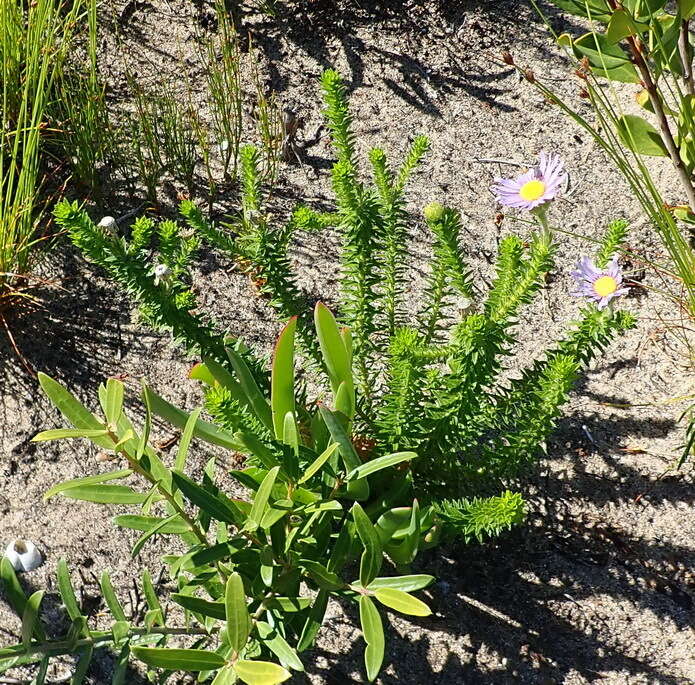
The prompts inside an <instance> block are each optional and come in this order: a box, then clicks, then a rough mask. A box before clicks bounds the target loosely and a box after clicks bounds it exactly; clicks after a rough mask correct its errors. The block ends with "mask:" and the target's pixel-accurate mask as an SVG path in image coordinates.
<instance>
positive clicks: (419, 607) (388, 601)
mask: <svg viewBox="0 0 695 685" xmlns="http://www.w3.org/2000/svg"><path fill="white" fill-rule="evenodd" d="M374 596H375V597H376V598H377V599H378V600H379V601H380V602H381V603H382V604H383V605H384V606H387V607H389V608H390V609H394V610H395V611H398V612H400V613H401V614H408V615H409V616H429V615H430V614H431V613H432V611H431V610H430V608H429V607H428V606H427V605H426V604H425V603H424V602H421V601H420V600H419V599H417V597H413V596H412V595H409V594H408V593H407V592H403V590H398V589H396V588H392V587H384V588H379V589H377V590H375V591H374Z"/></svg>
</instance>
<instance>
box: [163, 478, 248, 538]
mask: <svg viewBox="0 0 695 685" xmlns="http://www.w3.org/2000/svg"><path fill="white" fill-rule="evenodd" d="M172 476H173V479H174V483H176V487H177V488H178V489H179V490H181V492H182V493H183V494H184V496H185V497H186V498H187V499H188V500H190V501H191V502H192V503H193V504H195V505H196V506H197V507H199V508H200V509H202V510H203V511H205V512H207V513H208V514H209V515H210V516H211V517H212V518H214V519H215V520H216V521H224V522H225V523H231V524H233V525H239V524H240V514H239V512H236V511H234V510H233V509H232V508H231V507H230V506H229V505H228V504H227V502H224V501H223V500H221V499H220V498H219V497H216V496H215V495H213V494H212V493H210V492H208V491H207V490H206V489H205V488H203V487H201V486H200V485H198V484H197V483H195V482H194V481H192V480H191V479H190V478H189V477H188V476H186V475H185V474H183V473H179V472H178V471H172Z"/></svg>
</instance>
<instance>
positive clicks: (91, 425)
mask: <svg viewBox="0 0 695 685" xmlns="http://www.w3.org/2000/svg"><path fill="white" fill-rule="evenodd" d="M38 377H39V383H40V384H41V387H42V388H43V391H44V392H45V393H46V395H48V398H49V399H50V400H51V402H53V404H55V406H56V407H57V408H58V410H59V411H60V413H61V414H62V415H63V416H64V417H65V418H66V419H67V420H68V421H69V422H70V423H71V424H72V425H73V426H75V428H78V429H86V430H103V428H104V425H103V424H102V422H101V421H99V420H98V419H97V418H96V416H94V414H92V413H91V412H90V411H89V410H88V409H87V408H86V407H85V406H84V405H83V404H82V403H81V402H80V401H79V400H78V399H77V398H76V397H75V396H74V395H73V394H72V393H71V392H70V391H69V390H66V389H65V388H64V387H63V386H62V385H60V383H56V381H54V380H53V379H52V378H51V377H50V376H47V375H46V374H45V373H41V372H39V374H38ZM93 441H94V443H95V444H97V445H99V447H103V448H104V449H112V448H113V441H112V440H111V439H110V438H108V437H100V438H99V437H97V438H93Z"/></svg>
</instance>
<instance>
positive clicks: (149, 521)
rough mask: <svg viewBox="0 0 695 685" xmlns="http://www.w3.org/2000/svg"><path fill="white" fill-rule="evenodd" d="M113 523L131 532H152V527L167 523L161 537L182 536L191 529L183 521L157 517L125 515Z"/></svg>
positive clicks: (161, 531) (117, 517) (162, 528)
mask: <svg viewBox="0 0 695 685" xmlns="http://www.w3.org/2000/svg"><path fill="white" fill-rule="evenodd" d="M113 522H114V523H115V524H116V525H117V526H120V527H121V528H129V529H130V530H142V531H145V530H150V528H152V526H156V525H157V524H158V523H163V522H164V523H165V524H166V525H164V526H162V527H161V528H160V529H159V530H158V533H159V534H160V535H180V534H182V533H188V532H189V531H190V530H191V527H190V526H189V525H188V523H186V522H185V521H182V520H181V519H179V520H176V519H174V520H173V521H172V520H170V519H163V518H158V517H156V516H139V515H137V514H123V515H122V516H114V518H113Z"/></svg>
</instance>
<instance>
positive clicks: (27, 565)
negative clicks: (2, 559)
mask: <svg viewBox="0 0 695 685" xmlns="http://www.w3.org/2000/svg"><path fill="white" fill-rule="evenodd" d="M5 556H6V557H7V559H8V561H9V562H10V563H11V564H12V568H13V569H14V570H15V571H33V570H34V569H35V568H38V567H39V566H41V564H42V562H43V559H42V558H41V553H40V552H39V550H38V549H36V545H34V543H33V542H30V541H29V540H20V539H16V540H12V542H10V544H9V545H8V546H7V549H6V550H5Z"/></svg>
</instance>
